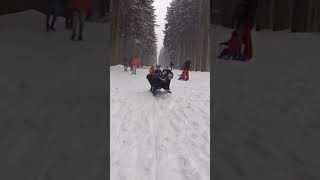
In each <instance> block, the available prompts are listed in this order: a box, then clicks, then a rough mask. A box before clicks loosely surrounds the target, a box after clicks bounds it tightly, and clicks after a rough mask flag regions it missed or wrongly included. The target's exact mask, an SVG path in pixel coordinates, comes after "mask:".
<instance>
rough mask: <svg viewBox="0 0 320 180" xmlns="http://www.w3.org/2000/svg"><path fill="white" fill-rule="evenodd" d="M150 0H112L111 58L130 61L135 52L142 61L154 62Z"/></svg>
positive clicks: (153, 32) (154, 41)
mask: <svg viewBox="0 0 320 180" xmlns="http://www.w3.org/2000/svg"><path fill="white" fill-rule="evenodd" d="M152 4H153V0H137V1H132V0H121V1H120V0H119V1H112V7H111V27H112V30H111V52H112V55H111V62H110V65H117V64H124V63H129V62H130V58H131V57H132V56H138V57H139V58H140V62H141V64H142V65H146V64H154V63H155V62H156V53H157V51H156V49H157V47H156V35H155V30H154V27H155V25H156V24H155V14H154V11H155V9H154V7H153V5H152Z"/></svg>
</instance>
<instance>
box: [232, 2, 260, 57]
mask: <svg viewBox="0 0 320 180" xmlns="http://www.w3.org/2000/svg"><path fill="white" fill-rule="evenodd" d="M256 9H257V0H241V1H240V2H239V3H238V4H237V6H236V8H235V10H234V15H233V18H232V26H233V27H234V28H235V30H236V31H237V32H238V33H239V34H240V36H241V42H242V44H243V45H244V50H243V53H242V54H243V57H244V59H245V60H250V59H251V58H252V39H251V30H252V28H253V27H254V24H255V16H256Z"/></svg>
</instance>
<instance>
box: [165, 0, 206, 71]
mask: <svg viewBox="0 0 320 180" xmlns="http://www.w3.org/2000/svg"><path fill="white" fill-rule="evenodd" d="M167 10H168V11H167V16H166V20H167V24H166V25H165V30H164V33H165V37H164V47H165V50H166V52H168V53H169V54H170V57H171V59H172V60H173V61H175V63H176V64H180V65H181V64H182V63H183V61H184V58H185V57H187V56H190V57H192V59H193V61H194V62H195V63H194V64H195V66H194V69H196V70H200V69H201V70H208V62H207V60H208V59H209V57H208V55H207V54H208V53H207V52H208V48H209V45H208V29H209V13H210V12H209V10H210V9H209V0H173V1H172V2H171V4H170V7H168V9H167Z"/></svg>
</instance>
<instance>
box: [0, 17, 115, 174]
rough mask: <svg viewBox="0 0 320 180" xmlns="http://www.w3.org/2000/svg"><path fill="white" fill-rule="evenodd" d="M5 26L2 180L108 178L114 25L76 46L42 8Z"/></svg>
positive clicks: (1, 48) (0, 96) (0, 34)
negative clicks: (51, 27) (108, 70)
mask: <svg viewBox="0 0 320 180" xmlns="http://www.w3.org/2000/svg"><path fill="white" fill-rule="evenodd" d="M0 24H1V25H0V26H1V27H0V84H1V88H0V167H1V170H0V179H3V180H5V179H7V180H10V179H24V180H34V179H39V180H40V179H59V180H70V179H77V180H82V179H83V180H88V179H107V177H106V173H105V169H106V160H105V154H106V151H107V150H106V139H107V128H106V125H107V123H108V121H106V120H107V119H108V116H107V102H108V100H107V94H108V92H107V88H106V83H107V81H106V80H105V76H106V75H105V70H104V65H105V63H106V60H107V47H106V46H107V37H109V36H107V33H108V32H107V31H108V30H109V29H108V26H107V25H106V24H92V23H89V24H86V30H85V37H84V38H85V41H84V42H71V41H69V36H70V32H69V31H65V30H64V21H62V20H61V19H58V24H57V27H56V28H57V32H55V33H47V32H45V16H44V15H42V14H40V13H38V12H35V11H26V12H22V13H18V14H10V15H5V16H0Z"/></svg>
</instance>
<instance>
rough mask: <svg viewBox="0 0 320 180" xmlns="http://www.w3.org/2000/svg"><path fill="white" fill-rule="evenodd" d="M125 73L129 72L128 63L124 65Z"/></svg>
mask: <svg viewBox="0 0 320 180" xmlns="http://www.w3.org/2000/svg"><path fill="white" fill-rule="evenodd" d="M124 71H125V72H127V71H128V64H127V63H125V64H124Z"/></svg>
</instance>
